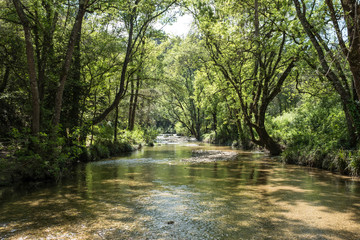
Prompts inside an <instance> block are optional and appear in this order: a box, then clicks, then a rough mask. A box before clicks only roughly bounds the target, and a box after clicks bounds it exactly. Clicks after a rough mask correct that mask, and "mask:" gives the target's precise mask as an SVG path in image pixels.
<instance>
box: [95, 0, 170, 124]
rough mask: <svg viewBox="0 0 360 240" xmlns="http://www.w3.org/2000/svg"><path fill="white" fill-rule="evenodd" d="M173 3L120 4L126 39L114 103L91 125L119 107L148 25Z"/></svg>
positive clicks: (140, 1) (141, 1) (141, 0)
mask: <svg viewBox="0 0 360 240" xmlns="http://www.w3.org/2000/svg"><path fill="white" fill-rule="evenodd" d="M175 2H176V0H166V1H162V2H160V3H157V5H154V4H153V2H152V1H149V0H135V1H129V2H127V3H122V4H120V6H119V9H118V10H119V13H120V14H121V16H120V18H121V19H122V20H123V21H124V23H125V26H126V31H127V36H128V37H127V43H126V53H125V56H124V59H123V64H122V70H121V74H120V83H119V88H118V92H117V93H116V95H115V98H114V101H113V102H112V103H111V104H110V105H109V106H108V107H107V108H106V109H105V110H104V111H103V112H102V113H101V114H100V115H98V116H97V117H96V118H94V119H93V121H92V122H93V124H97V123H99V122H101V121H102V120H104V119H105V118H106V116H107V115H108V114H109V113H110V112H111V111H112V110H114V109H115V107H116V106H118V105H119V102H120V100H121V99H123V98H124V96H125V94H126V91H127V87H128V79H129V76H131V75H132V74H133V72H130V73H129V72H128V66H129V64H130V62H131V61H132V60H133V58H134V56H135V55H136V54H137V53H138V50H139V47H140V46H141V42H142V39H143V38H144V37H145V35H146V33H147V30H148V28H149V26H150V24H151V23H152V22H153V21H154V20H155V19H157V18H158V17H159V16H160V15H162V14H163V13H165V12H166V11H168V9H169V8H170V7H171V6H172V5H173V4H175Z"/></svg>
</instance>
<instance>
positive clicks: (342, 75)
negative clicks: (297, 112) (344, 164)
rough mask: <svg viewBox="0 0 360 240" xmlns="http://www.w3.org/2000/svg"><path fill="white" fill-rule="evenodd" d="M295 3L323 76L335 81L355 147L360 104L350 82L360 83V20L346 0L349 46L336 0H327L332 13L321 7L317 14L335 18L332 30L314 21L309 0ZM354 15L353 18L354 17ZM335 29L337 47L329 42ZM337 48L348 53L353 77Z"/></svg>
mask: <svg viewBox="0 0 360 240" xmlns="http://www.w3.org/2000/svg"><path fill="white" fill-rule="evenodd" d="M293 3H294V5H295V8H296V13H297V16H298V18H299V20H300V22H301V25H302V26H303V29H304V31H305V32H306V34H307V36H308V38H309V39H310V41H311V43H312V46H313V47H314V48H315V50H316V54H317V57H318V60H319V61H320V71H321V73H322V74H323V76H325V77H326V79H328V81H329V82H330V83H331V84H332V86H333V88H334V89H335V91H336V92H337V93H338V95H339V98H340V100H341V103H342V106H343V109H344V112H345V116H346V122H347V131H348V134H349V138H350V140H349V143H350V144H349V145H350V146H352V147H354V146H355V145H356V143H357V140H358V138H359V133H360V126H359V123H360V114H359V107H358V106H357V104H356V102H355V101H354V97H356V94H355V96H354V95H353V91H352V89H351V87H350V84H349V83H350V82H353V83H354V84H353V86H354V87H355V90H356V88H357V86H358V85H359V82H358V81H359V80H358V79H359V77H358V75H357V74H358V73H357V71H358V70H355V66H357V64H358V60H354V59H358V57H360V55H357V54H358V53H357V52H358V51H359V46H360V45H358V44H359V43H358V41H359V39H358V37H356V36H358V34H359V31H358V30H359V29H358V27H356V22H357V21H358V20H357V19H356V18H355V15H354V14H355V13H354V12H347V10H350V6H349V4H350V1H342V5H343V8H344V10H345V13H344V17H345V19H346V23H347V27H348V34H349V35H348V39H349V43H348V46H349V48H348V47H347V46H346V44H345V41H344V39H343V37H342V31H340V28H339V22H338V20H337V19H338V17H337V15H338V11H335V8H334V5H333V2H332V1H330V0H327V1H326V5H327V7H328V10H329V13H330V16H326V15H325V16H323V15H324V13H323V12H322V11H321V10H319V11H318V14H317V15H320V16H321V18H323V19H324V18H325V19H328V20H329V19H331V21H332V23H333V26H334V29H333V30H330V31H329V30H328V29H327V26H326V25H324V24H323V23H321V24H319V23H318V21H314V20H313V19H312V18H313V15H312V14H311V13H309V11H307V8H308V6H307V3H306V2H305V1H301V4H300V2H299V1H298V0H293ZM313 6H314V7H316V4H315V3H313ZM353 6H355V7H356V6H358V4H357V3H355V1H353ZM346 9H347V10H346ZM354 10H355V9H354ZM315 13H316V12H315ZM315 16H316V14H315ZM351 18H352V20H350V19H351ZM317 19H319V18H317ZM325 19H324V20H325ZM350 22H351V23H350ZM315 24H316V25H315ZM334 32H335V33H336V36H337V39H338V45H337V46H336V48H333V47H331V46H329V45H330V42H329V41H326V40H325V39H328V36H327V35H331V34H333V33H334ZM337 50H341V52H342V53H343V54H344V55H343V56H342V57H343V58H344V59H346V60H347V61H348V63H349V65H350V69H352V74H353V79H352V80H350V81H349V79H348V77H347V73H346V71H347V69H346V66H345V67H344V64H342V59H341V58H339V54H341V53H339V52H338V51H337ZM308 64H309V65H310V67H312V68H313V69H314V70H317V69H318V67H317V66H316V63H313V62H310V61H308ZM356 91H357V90H356Z"/></svg>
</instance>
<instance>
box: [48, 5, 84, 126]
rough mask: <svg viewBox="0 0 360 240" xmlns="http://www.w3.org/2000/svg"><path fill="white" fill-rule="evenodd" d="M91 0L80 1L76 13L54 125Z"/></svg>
mask: <svg viewBox="0 0 360 240" xmlns="http://www.w3.org/2000/svg"><path fill="white" fill-rule="evenodd" d="M88 2H89V0H80V1H79V10H78V13H77V15H76V19H75V23H74V26H73V29H72V31H71V35H70V39H69V43H68V47H67V51H66V55H65V61H64V64H63V67H62V70H61V75H60V82H59V87H58V89H57V92H56V98H55V111H54V117H53V121H52V123H53V125H54V126H57V125H58V124H59V122H60V115H61V109H62V101H63V93H64V89H65V83H66V80H67V77H68V74H69V70H70V67H71V60H72V56H73V53H74V49H75V43H76V39H77V37H78V35H79V34H80V32H81V28H82V22H83V18H84V15H85V13H86V8H87V5H88Z"/></svg>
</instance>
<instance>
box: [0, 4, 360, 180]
mask: <svg viewBox="0 0 360 240" xmlns="http://www.w3.org/2000/svg"><path fill="white" fill-rule="evenodd" d="M179 10H181V11H182V12H187V13H188V14H192V16H193V17H194V19H195V20H194V24H193V27H192V30H191V31H190V33H189V34H188V35H187V36H186V37H178V36H168V35H167V34H166V33H165V32H164V31H162V30H161V29H160V30H159V28H158V27H155V26H158V25H159V24H166V23H171V21H173V18H174V16H175V15H174V14H175V12H176V11H179ZM358 11H360V4H359V3H358V2H357V1H355V0H342V1H338V0H326V1H317V0H292V1H291V0H279V1H271V0H245V1H227V0H189V1H176V0H162V1H154V0H152V1H151V0H131V1H121V0H110V1H109V0H107V1H105V0H79V1H64V0H61V1H54V0H22V1H20V0H5V1H2V2H1V3H0V58H1V61H0V76H1V79H0V94H1V95H0V106H1V107H0V111H1V114H0V137H1V140H0V141H1V143H0V144H1V145H0V147H1V156H0V176H1V179H0V181H3V182H6V181H10V179H19V178H22V179H39V178H41V179H43V178H52V179H59V178H61V176H62V175H63V174H64V173H66V171H67V169H69V168H70V166H71V165H72V164H73V163H74V162H76V161H79V160H80V161H89V160H96V159H100V158H103V157H109V156H112V155H117V154H119V153H121V152H126V151H131V150H132V149H133V148H134V146H136V145H138V144H141V143H147V144H152V142H153V141H154V138H155V137H156V135H157V134H158V133H159V132H168V133H178V134H183V135H189V136H190V135H191V136H194V137H195V138H196V139H198V140H204V141H208V142H212V143H217V144H233V145H234V146H238V147H242V148H244V149H252V148H261V149H264V150H266V151H268V152H269V153H270V154H271V155H275V156H276V155H281V156H282V159H283V160H284V161H285V162H288V163H297V164H304V165H311V166H316V167H321V168H325V169H329V170H334V171H339V172H341V173H346V174H352V175H360V153H359V150H358V149H359V145H358V143H359V137H360V111H359V110H360V106H359V96H360V72H359V71H360V66H358V65H359V64H360V18H359V15H358V14H357V13H358ZM5 180H6V181H5Z"/></svg>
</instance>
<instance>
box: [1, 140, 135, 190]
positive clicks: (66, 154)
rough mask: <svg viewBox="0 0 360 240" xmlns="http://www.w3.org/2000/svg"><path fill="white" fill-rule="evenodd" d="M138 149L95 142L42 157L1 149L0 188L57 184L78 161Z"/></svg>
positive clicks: (18, 150) (113, 143) (106, 156)
mask: <svg viewBox="0 0 360 240" xmlns="http://www.w3.org/2000/svg"><path fill="white" fill-rule="evenodd" d="M141 146H142V145H141V144H130V143H129V142H124V141H121V142H112V141H98V142H96V143H94V144H93V145H91V146H78V145H72V146H70V147H64V149H60V150H59V149H55V150H57V151H58V152H57V153H54V152H49V151H47V150H46V149H44V150H42V154H39V153H38V154H34V153H33V152H32V150H31V149H22V148H20V147H18V148H17V149H14V148H10V147H9V148H8V149H7V148H5V147H3V148H2V154H1V156H0V186H8V185H11V184H13V183H16V182H21V181H27V182H29V181H35V182H38V181H59V180H60V179H61V178H63V177H65V176H67V175H69V174H70V173H71V171H72V169H73V167H74V165H76V164H78V163H80V162H83V163H86V162H91V161H99V160H101V159H106V158H110V157H115V156H119V155H121V154H124V153H129V152H132V151H135V150H137V149H139V148H141ZM11 147H12V146H11ZM51 160H52V161H51Z"/></svg>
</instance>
